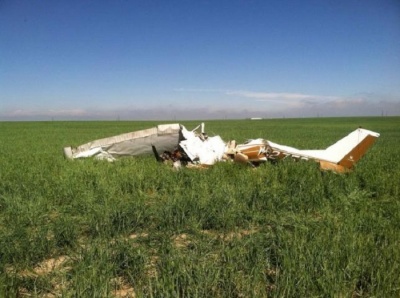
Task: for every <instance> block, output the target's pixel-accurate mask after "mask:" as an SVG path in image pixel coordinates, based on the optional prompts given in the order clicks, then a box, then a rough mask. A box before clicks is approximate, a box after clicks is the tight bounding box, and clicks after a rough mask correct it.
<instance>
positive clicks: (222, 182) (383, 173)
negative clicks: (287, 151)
mask: <svg viewBox="0 0 400 298" xmlns="http://www.w3.org/2000/svg"><path fill="white" fill-rule="evenodd" d="M160 123H162V122H128V121H118V122H117V121H115V122H0V297H17V296H18V297H19V296H39V297H58V296H65V297H133V296H135V297H315V296H319V297H400V249H399V247H400V237H399V231H400V162H399V161H400V146H399V145H400V117H375V118H316V119H271V120H257V121H251V120H225V121H206V122H205V123H206V131H207V132H208V134H209V135H214V134H219V135H221V137H222V138H223V139H224V140H226V141H227V140H230V139H236V140H237V141H238V142H243V141H244V140H246V139H248V138H259V137H262V138H266V139H269V140H271V141H274V142H277V143H281V144H286V145H289V146H294V147H298V148H300V149H303V148H304V149H319V148H325V147H327V146H329V145H331V144H332V143H334V142H335V141H337V140H338V139H340V138H342V137H344V136H345V135H347V134H348V133H349V132H351V131H352V130H354V129H355V128H357V127H359V126H362V127H364V128H366V129H370V130H373V131H376V132H379V133H380V134H381V137H380V138H379V139H378V140H377V142H376V143H375V145H374V146H373V147H372V148H371V149H370V150H369V151H368V152H367V154H366V155H365V157H364V158H363V159H362V160H361V161H360V162H359V163H358V164H357V165H356V167H355V169H354V171H353V172H351V173H349V174H334V173H331V172H320V171H319V169H318V167H317V165H316V164H315V163H314V162H305V161H304V162H294V161H291V160H284V161H283V162H281V163H278V164H275V165H273V164H269V163H268V164H265V165H262V166H260V167H259V168H257V169H252V168H249V167H246V166H242V165H237V164H228V163H220V164H217V165H215V166H213V167H212V168H210V169H208V170H195V169H182V170H181V171H177V172H176V171H173V170H172V169H171V168H169V167H167V166H164V165H160V164H157V162H156V161H155V159H154V158H153V157H152V156H145V157H138V158H123V159H120V160H118V161H117V162H114V163H108V162H102V161H96V160H92V159H86V160H74V161H69V160H65V159H64V157H63V154H62V148H63V147H65V146H70V145H72V146H77V145H80V144H82V143H86V142H88V141H91V140H94V139H97V138H103V137H108V136H113V135H115V134H120V133H125V132H129V131H134V130H138V129H144V128H148V127H152V126H154V125H155V124H160ZM181 123H183V124H184V125H186V127H187V128H188V129H191V128H194V127H195V126H196V125H197V124H198V123H199V121H191V122H189V121H183V122H181Z"/></svg>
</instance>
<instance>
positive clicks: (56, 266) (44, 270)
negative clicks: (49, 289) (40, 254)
mask: <svg viewBox="0 0 400 298" xmlns="http://www.w3.org/2000/svg"><path fill="white" fill-rule="evenodd" d="M69 259H70V258H69V257H68V256H59V257H57V258H51V259H47V260H44V261H42V262H41V263H39V264H38V265H37V266H36V267H35V268H34V269H33V272H35V273H36V274H37V275H45V274H49V273H51V272H53V271H55V270H60V269H64V270H65V269H70V268H69V267H64V265H65V263H66V262H68V260H69Z"/></svg>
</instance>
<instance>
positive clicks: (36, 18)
mask: <svg viewBox="0 0 400 298" xmlns="http://www.w3.org/2000/svg"><path fill="white" fill-rule="evenodd" d="M382 113H383V114H385V115H386V114H387V115H400V2H399V1H398V0H381V1H378V0H376V1H372V0H365V1H353V0H346V1H340V0H339V1H330V0H327V1H251V0H247V1H235V0H231V1H189V0H188V1H151V0H146V1H144V0H143V1H72V0H69V1H45V0H43V1H33V0H31V1H28V0H27V1H18V0H17V1H15V0H14V1H11V0H2V1H0V120H49V119H55V120H76V119H99V120H101V119H104V120H108V119H110V120H112V119H118V118H119V119H126V120H143V119H157V120H158V119H159V120H173V119H209V118H222V119H223V118H243V117H316V116H360V115H375V116H380V115H381V114H382Z"/></svg>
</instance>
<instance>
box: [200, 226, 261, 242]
mask: <svg viewBox="0 0 400 298" xmlns="http://www.w3.org/2000/svg"><path fill="white" fill-rule="evenodd" d="M258 231H259V230H258V229H241V230H236V231H233V232H228V233H221V232H218V231H214V230H202V231H201V232H202V233H203V234H206V235H208V236H211V237H214V238H219V239H222V240H224V241H232V240H233V239H235V238H236V239H241V238H243V237H245V236H249V235H252V234H255V233H257V232H258Z"/></svg>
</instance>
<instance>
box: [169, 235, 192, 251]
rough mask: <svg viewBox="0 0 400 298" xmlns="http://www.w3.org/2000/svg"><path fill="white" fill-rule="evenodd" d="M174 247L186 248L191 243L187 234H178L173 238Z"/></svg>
mask: <svg viewBox="0 0 400 298" xmlns="http://www.w3.org/2000/svg"><path fill="white" fill-rule="evenodd" d="M173 242H174V245H175V247H177V248H183V247H188V246H189V245H190V244H191V243H192V242H191V241H190V238H189V236H188V235H187V234H179V235H177V236H175V237H174V238H173Z"/></svg>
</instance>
